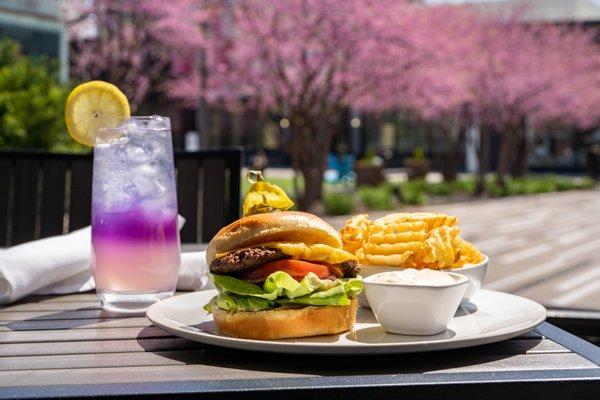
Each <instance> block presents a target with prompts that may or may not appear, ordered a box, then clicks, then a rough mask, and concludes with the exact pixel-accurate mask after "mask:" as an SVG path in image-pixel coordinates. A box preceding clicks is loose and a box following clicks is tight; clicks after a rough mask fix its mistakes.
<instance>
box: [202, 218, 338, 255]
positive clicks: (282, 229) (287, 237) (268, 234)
mask: <svg viewBox="0 0 600 400" xmlns="http://www.w3.org/2000/svg"><path fill="white" fill-rule="evenodd" d="M269 242H300V243H305V244H317V243H322V244H326V245H328V246H331V247H333V248H336V249H341V248H342V241H341V239H340V236H339V234H338V232H337V231H336V230H335V229H334V228H333V227H332V226H331V225H329V224H328V223H327V222H325V221H323V220H322V219H321V218H319V217H317V216H316V215H313V214H309V213H304V212H299V211H281V212H273V213H265V214H255V215H250V216H248V217H243V218H240V219H238V220H237V221H234V222H233V223H231V224H229V225H227V226H226V227H224V228H222V229H221V230H220V231H219V232H217V234H216V235H215V237H214V238H213V239H212V240H211V241H210V243H209V244H208V248H207V249H206V262H207V263H208V265H210V263H211V262H212V261H213V260H214V259H215V256H216V255H217V254H222V253H227V252H230V251H234V250H237V249H242V248H244V247H253V246H259V245H261V244H262V243H269Z"/></svg>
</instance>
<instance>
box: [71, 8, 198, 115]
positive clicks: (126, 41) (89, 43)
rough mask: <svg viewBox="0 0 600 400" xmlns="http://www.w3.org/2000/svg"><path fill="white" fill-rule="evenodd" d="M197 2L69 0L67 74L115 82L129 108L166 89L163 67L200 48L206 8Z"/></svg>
mask: <svg viewBox="0 0 600 400" xmlns="http://www.w3.org/2000/svg"><path fill="white" fill-rule="evenodd" d="M198 5H199V2H198V1H194V0H173V1H169V2H164V1H158V0H145V1H136V0H94V1H92V2H81V1H73V0H72V1H70V2H69V3H68V7H69V9H70V10H71V12H70V15H71V16H74V17H72V18H71V19H69V20H68V21H67V22H68V23H69V27H70V36H71V46H72V54H71V60H72V73H73V74H74V75H75V76H76V77H77V78H79V79H81V80H91V79H102V80H106V81H109V82H112V83H114V84H116V85H117V86H119V88H121V89H122V90H123V91H124V92H125V94H126V95H127V97H128V98H129V99H130V102H131V106H132V109H133V110H135V109H136V108H137V107H139V106H140V105H141V104H142V103H143V102H144V101H145V100H146V98H147V97H148V96H149V95H151V94H158V93H161V92H166V91H170V89H171V85H172V83H173V80H172V79H171V76H172V75H170V74H169V71H170V70H171V69H172V68H175V69H176V68H177V67H178V66H179V65H181V64H182V61H181V60H187V59H189V58H191V57H192V55H195V54H197V51H198V49H199V48H201V45H202V39H203V37H202V35H200V24H201V22H202V21H203V20H204V18H205V17H206V13H205V9H204V8H202V7H198ZM73 10H74V11H73ZM82 25H85V26H86V27H87V28H86V29H83V28H82ZM172 39H176V40H172Z"/></svg>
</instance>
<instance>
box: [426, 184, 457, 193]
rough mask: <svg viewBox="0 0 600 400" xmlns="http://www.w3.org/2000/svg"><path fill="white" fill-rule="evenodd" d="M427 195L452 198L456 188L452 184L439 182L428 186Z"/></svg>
mask: <svg viewBox="0 0 600 400" xmlns="http://www.w3.org/2000/svg"><path fill="white" fill-rule="evenodd" d="M426 190H427V193H429V194H433V195H436V196H450V195H451V194H452V192H453V191H454V187H453V185H452V183H451V182H438V183H429V184H427V189H426Z"/></svg>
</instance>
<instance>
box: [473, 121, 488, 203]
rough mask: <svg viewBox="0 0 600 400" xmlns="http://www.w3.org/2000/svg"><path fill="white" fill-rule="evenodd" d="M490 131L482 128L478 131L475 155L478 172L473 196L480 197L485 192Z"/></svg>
mask: <svg viewBox="0 0 600 400" xmlns="http://www.w3.org/2000/svg"><path fill="white" fill-rule="evenodd" d="M490 147H491V130H490V129H489V128H487V127H484V126H482V127H481V129H480V140H479V149H478V152H477V155H478V157H479V172H478V174H477V186H476V187H475V194H476V195H481V194H483V193H484V192H485V175H486V173H487V171H488V169H489V166H490V152H491V148H490Z"/></svg>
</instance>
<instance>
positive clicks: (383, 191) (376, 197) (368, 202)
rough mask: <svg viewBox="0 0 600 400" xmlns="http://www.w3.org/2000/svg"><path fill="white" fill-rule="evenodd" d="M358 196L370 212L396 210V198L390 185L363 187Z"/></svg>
mask: <svg viewBox="0 0 600 400" xmlns="http://www.w3.org/2000/svg"><path fill="white" fill-rule="evenodd" d="M358 196H359V197H360V200H361V202H362V203H363V204H364V205H365V207H367V208H368V209H369V210H380V211H386V210H392V209H393V208H394V196H393V194H392V187H391V186H389V185H380V186H377V187H371V186H362V187H360V188H358Z"/></svg>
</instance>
